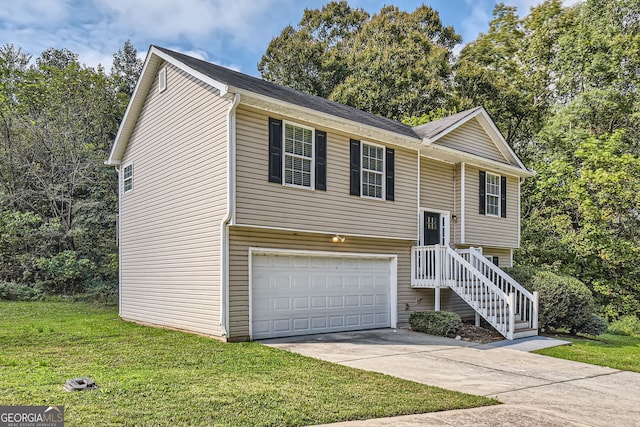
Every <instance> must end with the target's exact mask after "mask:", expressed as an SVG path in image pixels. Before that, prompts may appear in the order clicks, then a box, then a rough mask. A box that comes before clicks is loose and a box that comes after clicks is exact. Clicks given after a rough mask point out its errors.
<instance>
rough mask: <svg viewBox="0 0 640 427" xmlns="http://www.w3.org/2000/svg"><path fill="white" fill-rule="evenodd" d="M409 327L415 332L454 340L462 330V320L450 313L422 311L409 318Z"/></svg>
mask: <svg viewBox="0 0 640 427" xmlns="http://www.w3.org/2000/svg"><path fill="white" fill-rule="evenodd" d="M409 325H410V326H411V329H413V330H414V331H418V332H424V333H425V334H429V335H438V336H443V337H450V338H453V337H455V336H456V335H457V334H458V332H460V328H462V319H460V316H458V315H457V314H456V313H451V312H448V311H420V312H416V313H413V314H412V315H411V316H410V317H409Z"/></svg>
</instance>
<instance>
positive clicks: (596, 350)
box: [536, 334, 640, 372]
mask: <svg viewBox="0 0 640 427" xmlns="http://www.w3.org/2000/svg"><path fill="white" fill-rule="evenodd" d="M558 338H560V339H563V340H567V341H571V342H572V343H573V344H572V345H570V346H560V347H553V348H548V349H545V350H539V351H536V353H538V354H544V355H546V356H552V357H558V358H560V359H568V360H575V361H577V362H584V363H590V364H592V365H600V366H608V367H610V368H614V369H620V370H623V371H633V372H640V357H639V355H640V337H633V336H623V335H612V334H602V335H599V336H598V337H597V338H595V339H588V338H579V337H572V338H566V337H564V336H562V337H558Z"/></svg>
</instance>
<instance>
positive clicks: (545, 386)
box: [263, 329, 640, 427]
mask: <svg viewBox="0 0 640 427" xmlns="http://www.w3.org/2000/svg"><path fill="white" fill-rule="evenodd" d="M535 341H536V340H531V339H529V340H527V341H524V340H523V342H516V343H515V344H514V343H511V344H510V345H505V343H504V342H500V343H494V344H484V345H479V344H474V343H469V342H465V341H456V340H452V339H448V338H441V337H433V336H429V335H424V334H420V333H416V332H411V331H407V330H402V329H398V330H397V331H394V330H391V329H381V330H375V331H361V332H345V333H336V334H322V335H311V336H304V337H292V338H284V339H273V340H265V341H263V343H264V344H266V345H269V346H272V347H277V348H280V349H285V350H290V351H294V352H296V353H301V354H304V355H307V356H311V357H316V358H319V359H323V360H327V361H330V362H334V363H339V364H341V365H346V366H351V367H354V368H360V369H365V370H369V371H376V372H381V373H384V374H388V375H393V376H396V377H400V378H404V379H408V380H412V381H417V382H420V383H424V384H430V385H435V386H439V387H442V388H446V389H449V390H456V391H461V392H465V393H470V394H475V395H482V396H487V397H493V398H496V399H498V400H499V401H500V402H503V403H504V405H497V406H492V407H484V408H476V409H465V410H456V411H446V412H436V413H429V414H418V415H407V416H402V417H393V418H384V419H373V420H366V421H351V422H344V423H338V424H332V426H349V427H356V426H418V425H419V426H425V425H426V426H640V374H637V373H632V372H626V371H618V370H616V369H610V368H604V367H600V366H595V365H589V364H585V363H579V362H571V361H567V360H562V359H555V358H552V357H546V356H541V355H537V354H531V353H528V352H527V351H520V350H518V348H523V349H524V348H530V347H532V346H534V344H531V343H532V342H535ZM541 341H544V340H541ZM525 343H528V344H526V345H524V346H523V345H518V344H525ZM547 344H550V343H549V342H547ZM541 345H542V344H541ZM509 347H512V348H509ZM639 357H640V355H639Z"/></svg>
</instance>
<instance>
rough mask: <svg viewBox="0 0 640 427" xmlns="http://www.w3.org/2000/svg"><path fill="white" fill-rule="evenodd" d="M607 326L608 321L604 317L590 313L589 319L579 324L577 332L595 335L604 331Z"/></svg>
mask: <svg viewBox="0 0 640 427" xmlns="http://www.w3.org/2000/svg"><path fill="white" fill-rule="evenodd" d="M608 326H609V322H607V320H606V319H605V318H603V317H600V316H598V315H597V314H592V315H591V319H589V320H588V321H587V322H586V323H584V324H583V325H581V326H580V328H579V330H578V332H580V333H583V334H587V335H593V336H596V335H600V334H601V333H603V332H604V331H606V330H607V327H608Z"/></svg>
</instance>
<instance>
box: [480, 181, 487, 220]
mask: <svg viewBox="0 0 640 427" xmlns="http://www.w3.org/2000/svg"><path fill="white" fill-rule="evenodd" d="M479 187H480V203H479V204H480V206H479V207H480V215H484V213H485V206H486V204H485V197H486V191H487V174H486V172H484V171H480V185H479Z"/></svg>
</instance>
